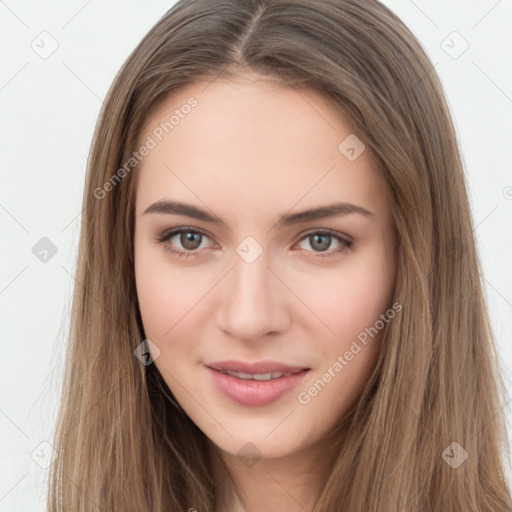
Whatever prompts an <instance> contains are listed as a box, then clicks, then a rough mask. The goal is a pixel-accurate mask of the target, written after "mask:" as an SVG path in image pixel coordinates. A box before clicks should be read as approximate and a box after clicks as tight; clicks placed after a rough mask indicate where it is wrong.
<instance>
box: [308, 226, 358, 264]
mask: <svg viewBox="0 0 512 512" xmlns="http://www.w3.org/2000/svg"><path fill="white" fill-rule="evenodd" d="M333 240H336V241H337V242H338V244H339V245H338V247H336V249H334V250H332V251H327V249H328V248H329V246H330V245H331V243H332V241H333ZM303 241H307V242H308V243H309V245H310V247H312V248H313V249H314V250H313V252H314V253H316V254H315V257H316V256H318V257H321V258H324V257H328V256H333V255H334V254H338V253H341V252H344V251H346V250H348V249H349V247H350V246H351V245H352V240H349V239H348V238H345V237H343V236H341V235H339V234H337V233H334V232H332V231H330V230H322V231H311V232H310V233H309V234H307V235H306V236H305V237H303V238H302V239H301V242H300V243H302V242H303ZM322 253H325V254H322Z"/></svg>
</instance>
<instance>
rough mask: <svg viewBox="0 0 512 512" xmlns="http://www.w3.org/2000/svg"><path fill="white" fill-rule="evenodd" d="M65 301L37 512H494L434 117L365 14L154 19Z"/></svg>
mask: <svg viewBox="0 0 512 512" xmlns="http://www.w3.org/2000/svg"><path fill="white" fill-rule="evenodd" d="M76 279H77V283H78V284H77V286H76V289H75V295H74V302H73V323H72V332H71V336H70V346H69V353H68V359H67V368H66V369H67V374H66V382H65V388H64V394H63V400H62V408H61V412H60V417H59V424H58V430H57V434H56V440H55V448H56V449H57V452H58V458H57V460H56V462H55V463H54V464H53V466H52V479H51V485H50V496H49V510H51V511H54V510H55V511H57V510H68V509H70V510H76V511H85V510H95V509H97V508H99V509H100V510H113V511H114V510H115V511H120V510H123V511H124V510H137V511H164V510H165V511H178V510H189V511H193V510H197V511H217V512H220V511H222V512H224V511H229V512H231V511H239V510H246V511H248V512H252V511H259V510H266V511H269V510H278V509H279V510H287V511H295V510H308V511H314V512H320V511H322V512H327V511H342V510H343V511H345V510H349V511H351V512H356V511H361V512H362V511H386V512H388V511H396V512H398V511H404V510H407V511H427V510H428V511H443V512H445V511H459V510H478V511H489V512H490V511H493V512H496V511H510V510H512V500H511V496H510V493H509V490H508V488H507V485H506V482H505V479H504V476H503V467H504V466H503V464H504V461H503V458H502V457H503V453H504V447H505V446H504V445H505V443H506V437H505V427H504V421H503V416H502V411H501V403H502V401H501V393H502V392H503V386H502V382H501V379H500V375H499V373H498V370H497V364H496V356H495V352H494V345H493V340H492V334H491V330H490V328H489V323H488V316H487V312H486V308H485V303H484V300H483V296H482V289H481V285H480V280H479V262H478V260H477V256H476V251H475V240H474V237H473V232H472V222H471V214H470V208H469V205H468V200H467V194H466V188H465V179H464V174H463V166H462V163H461V158H460V154H459V149H458V146H457V140H456V136H455V133H454V130H453V125H452V122H451V118H450V114H449V109H448V107H447V104H446V101H445V99H444V96H443V92H442V88H441V85H440V83H439V80H438V78H437V76H436V74H435V71H434V70H433V66H432V64H431V63H430V61H429V60H428V58H427V56H426V55H425V53H424V51H423V49H422V48H421V46H420V44H419V43H418V41H417V40H416V39H415V37H414V36H413V35H412V34H411V32H410V31H409V30H408V29H407V28H406V27H405V26H404V25H403V23H402V22H401V21H400V20H399V19H398V18H397V17H396V16H395V15H393V13H391V12H390V11H389V9H387V8H386V7H384V6H383V5H381V4H380V3H378V2H376V1H365V2H356V1H347V2H342V1H340V0H329V1H326V2H312V1H307V0H294V1H293V2H283V1H275V0H274V1H273V0H266V1H265V0H253V1H249V0H247V1H236V0H229V1H222V2H220V1H219V2H217V1H215V2H211V1H206V0H189V1H180V2H178V3H177V4H176V5H175V6H174V7H173V8H172V9H171V10H170V11H169V12H168V13H167V14H166V15H165V16H164V17H163V18H162V19H161V20H160V21H159V22H158V23H157V25H156V26H155V27H153V28H152V29H151V31H150V32H149V33H148V35H147V36H146V37H145V38H144V39H143V41H142V42H141V43H140V45H139V46H138V47H137V48H136V49H135V51H134V52H133V53H132V55H131V56H130V57H129V58H128V60H127V61H126V63H125V64H124V66H123V67H122V69H121V71H120V72H119V74H118V76H117V77H116V79H115V81H114V84H113V86H112V88H111V90H110V92H109V94H108V96H107V99H106V101H105V104H104V108H103V111H102V113H101V115H100V119H99V121H98V125H97V128H96V133H95V137H94V141H93V145H92V149H91V154H90V161H89V168H88V173H87V181H86V188H85V194H84V214H83V218H82V232H81V240H80V247H79V260H78V267H77V273H76ZM59 507H60V508H59Z"/></svg>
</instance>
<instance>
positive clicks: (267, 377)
mask: <svg viewBox="0 0 512 512" xmlns="http://www.w3.org/2000/svg"><path fill="white" fill-rule="evenodd" d="M220 371H221V373H227V374H228V375H232V376H233V377H237V378H239V379H246V380H251V379H253V380H271V379H279V378H280V377H287V376H288V375H292V374H291V373H282V372H269V373H255V374H251V373H242V372H232V371H230V370H220Z"/></svg>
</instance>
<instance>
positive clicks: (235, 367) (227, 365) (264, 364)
mask: <svg viewBox="0 0 512 512" xmlns="http://www.w3.org/2000/svg"><path fill="white" fill-rule="evenodd" d="M206 366H207V367H208V368H212V369H214V370H229V371H232V372H241V373H250V374H252V375H254V374H255V373H270V372H282V373H297V372H300V371H302V370H309V368H306V367H304V366H289V365H286V364H284V363H279V362H277V361H257V362H254V363H249V362H245V361H238V360H230V361H218V362H215V363H208V364H207V365H206Z"/></svg>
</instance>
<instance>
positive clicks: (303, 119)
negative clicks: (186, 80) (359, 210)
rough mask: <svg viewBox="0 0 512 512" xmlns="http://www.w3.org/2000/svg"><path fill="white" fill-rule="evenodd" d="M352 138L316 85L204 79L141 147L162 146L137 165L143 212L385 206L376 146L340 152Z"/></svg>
mask: <svg viewBox="0 0 512 512" xmlns="http://www.w3.org/2000/svg"><path fill="white" fill-rule="evenodd" d="M192 105H193V106H192ZM351 137H352V138H353V137H357V135H355V133H354V130H353V127H352V126H351V124H350V123H349V121H348V120H347V119H346V118H345V117H344V116H343V115H342V114H341V109H336V108H334V102H333V101H332V100H330V99H329V98H327V97H325V96H324V95H322V94H321V93H319V92H317V91H315V90H313V89H300V90H299V89H292V88H289V87H286V86H284V85H282V84H281V83H278V82H276V81H274V80H269V79H266V78H262V77H259V76H254V75H253V76H251V75H247V76H240V77H237V78H233V79H229V80H227V79H223V80H214V81H212V82H206V81H205V82H198V83H194V84H192V85H190V86H187V87H184V88H182V89H180V90H178V91H176V92H174V93H172V94H171V95H169V96H168V97H167V98H166V99H165V101H163V102H162V103H161V104H160V105H159V106H158V108H157V109H156V110H155V111H153V112H152V113H151V114H150V115H149V117H148V119H147V120H146V122H145V125H144V128H143V129H142V130H141V132H140V134H139V144H138V146H141V145H143V144H144V143H145V142H147V141H148V140H149V139H151V140H152V142H153V143H152V144H151V145H152V146H154V147H152V149H151V150H150V151H149V152H148V154H147V156H145V157H144V158H143V159H142V160H141V161H140V162H139V164H138V165H137V170H136V175H137V185H136V186H137V210H138V211H139V212H140V210H141V209H143V208H145V207H146V206H147V205H148V204H149V202H151V201H157V200H159V199H162V198H165V197H167V198H178V197H179V199H182V200H187V199H189V200H191V201H194V202H196V203H197V201H198V198H199V199H200V200H201V201H202V202H204V203H206V204H209V203H215V204H216V206H219V207H222V206H226V207H227V206H228V205H229V204H233V205H236V206H240V205H246V206H254V207H255V206H256V205H259V207H260V209H262V210H265V209H268V208H272V209H275V208H276V207H278V208H279V209H280V210H283V211H285V210H289V209H291V208H292V207H293V205H294V204H296V203H298V202H300V203H301V204H300V206H303V207H307V206H317V203H318V202H322V203H324V202H329V201H330V202H334V201H343V200H345V201H348V202H351V203H354V202H359V203H366V205H375V204H376V202H377V203H378V201H379V197H380V198H381V201H382V199H383V198H382V197H381V196H382V182H381V178H380V177H379V175H378V173H377V172H375V165H374V160H373V159H372V156H371V154H370V151H367V150H364V151H362V153H361V154H360V155H359V156H358V157H357V158H356V159H355V160H354V159H349V158H347V156H346V155H345V154H344V153H343V150H344V146H343V144H342V147H341V149H340V143H342V142H343V141H345V140H349V141H352V140H356V141H357V140H358V138H357V139H351ZM148 138H149V139H148ZM356 149H358V150H360V147H358V148H356ZM378 196H379V197H378ZM222 203H224V204H222ZM361 206H363V205H362V204H361ZM377 206H378V205H377ZM381 206H382V207H383V208H384V207H385V205H384V204H382V205H381Z"/></svg>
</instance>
